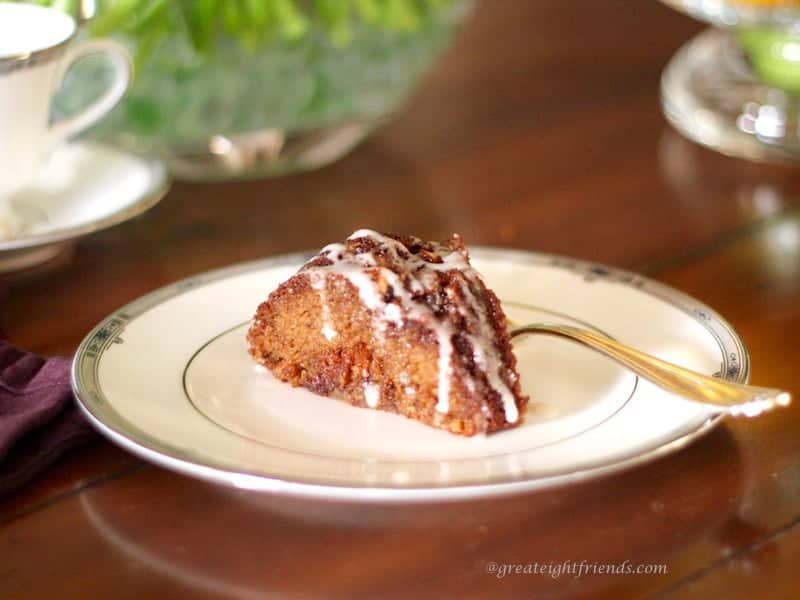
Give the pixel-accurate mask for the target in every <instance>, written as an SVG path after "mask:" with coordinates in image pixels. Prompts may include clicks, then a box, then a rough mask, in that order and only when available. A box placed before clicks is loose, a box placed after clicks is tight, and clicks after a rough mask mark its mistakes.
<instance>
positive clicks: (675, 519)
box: [0, 0, 800, 599]
mask: <svg viewBox="0 0 800 600" xmlns="http://www.w3.org/2000/svg"><path fill="white" fill-rule="evenodd" d="M700 28H701V26H700V25H699V24H697V23H694V22H692V21H690V20H689V19H688V18H686V17H684V16H682V15H679V14H676V13H673V12H671V11H670V10H669V9H667V8H665V7H664V6H663V5H661V4H659V3H658V2H655V1H646V2H631V1H629V0H594V1H592V2H588V1H584V0H497V1H496V2H495V1H492V2H489V1H485V2H483V3H482V4H480V5H479V8H478V10H477V12H476V14H475V17H474V19H473V20H472V21H471V22H470V23H469V25H468V26H467V27H466V29H465V31H464V32H463V35H462V36H461V37H460V39H459V40H458V42H457V44H456V45H455V46H454V47H453V48H452V50H451V51H450V52H449V53H448V54H447V55H446V57H445V58H444V60H443V61H442V62H441V63H440V64H439V65H438V67H437V68H436V69H435V71H434V72H433V73H432V74H431V76H430V77H429V78H428V80H427V81H426V82H425V84H424V85H423V86H422V87H421V88H420V89H419V91H418V93H417V94H416V95H415V96H414V98H413V99H412V101H411V102H410V103H409V104H408V105H407V107H406V108H405V110H404V111H403V112H402V113H401V114H400V115H398V117H397V119H396V120H395V121H394V122H393V123H391V124H390V125H388V126H387V127H386V128H385V129H384V130H383V131H382V132H381V133H380V134H378V135H376V136H375V137H373V138H372V139H371V140H369V142H367V143H366V144H364V145H363V146H361V147H360V148H358V149H357V150H356V151H355V152H354V153H353V154H351V155H350V156H348V157H347V158H345V159H344V160H342V161H340V162H339V163H337V164H335V165H332V166H330V167H326V168H324V169H321V170H319V171H316V172H313V173H308V174H304V175H298V176H292V177H286V178H283V179H279V180H267V181H255V182H247V183H225V184H217V185H189V184H176V185H175V186H174V188H173V189H172V191H171V192H170V193H169V194H168V196H167V197H166V198H165V200H164V201H162V202H161V203H160V204H159V205H158V206H156V207H155V208H154V209H152V210H151V211H149V212H148V213H146V214H145V215H143V216H141V217H139V218H137V219H135V220H133V221H131V222H128V223H126V224H124V225H121V226H118V227H115V228H113V229H111V230H108V231H105V232H102V233H98V234H95V235H92V236H89V237H88V238H86V239H85V240H82V241H81V243H80V244H79V245H78V246H77V248H76V249H75V251H74V253H73V254H72V256H71V257H69V258H68V259H67V260H63V261H61V262H60V263H59V264H57V265H54V266H52V267H51V268H49V269H45V270H40V271H38V272H34V273H30V274H28V275H26V276H24V277H15V278H13V279H10V280H8V281H5V282H4V283H3V286H2V288H3V289H2V292H0V293H4V296H3V298H2V304H0V307H1V308H0V311H1V312H0V336H1V337H3V338H5V339H8V340H10V341H11V342H13V343H16V344H18V345H20V346H23V347H25V348H27V349H30V350H33V351H36V352H39V353H41V354H45V355H51V354H58V353H61V354H68V353H71V352H72V351H74V349H75V347H76V346H77V344H78V342H79V341H80V340H81V339H82V337H83V336H84V335H85V334H86V333H87V331H88V330H89V329H90V328H91V327H92V326H93V325H94V324H95V323H96V322H97V321H98V320H100V319H101V318H103V317H104V316H106V315H107V314H108V313H110V312H112V311H113V310H115V309H116V308H118V307H119V306H120V305H122V304H124V303H126V302H128V301H130V300H132V299H134V298H136V297H138V296H139V295H141V294H143V293H146V292H148V291H151V290H153V289H154V288H156V287H159V286H161V285H163V284H167V283H170V282H172V281H174V280H176V279H179V278H182V277H186V276H189V275H192V274H196V273H199V272H202V271H205V270H208V269H212V268H215V267H220V266H224V265H228V264H231V263H234V262H237V261H243V260H248V259H253V258H258V257H265V256H269V255H273V254H277V253H285V252H291V251H297V250H305V249H309V248H315V247H318V246H320V245H322V244H324V243H327V242H328V241H332V240H338V239H341V238H343V237H344V236H345V235H347V234H348V233H350V232H351V231H352V230H354V229H356V228H359V227H364V226H368V227H372V228H375V229H379V230H393V231H404V232H411V233H415V234H417V235H419V236H421V237H424V238H430V239H435V238H445V237H447V236H448V235H449V234H450V233H451V232H452V231H458V232H460V233H461V234H462V235H463V236H464V237H465V239H466V240H467V242H468V243H473V244H490V245H501V246H508V247H516V248H525V249H532V250H539V251H545V252H553V253H559V254H564V255H568V256H573V257H580V258H587V259H591V260H594V261H598V262H605V263H609V264H612V265H616V266H620V267H625V268H628V269H633V270H636V271H638V272H641V273H643V274H646V275H648V276H650V277H654V278H656V279H659V280H661V281H663V282H665V283H667V284H670V285H673V286H675V287H677V288H679V289H681V290H683V291H685V292H687V293H689V294H691V295H693V296H695V297H697V298H699V299H700V300H702V301H703V302H706V303H707V304H710V305H711V306H713V307H714V308H716V309H717V310H719V311H720V312H721V313H722V314H723V315H724V316H725V317H726V318H727V319H728V320H729V321H730V322H731V323H732V324H733V325H734V326H735V327H736V328H737V330H738V331H739V332H740V333H741V334H742V336H743V338H744V340H745V342H746V343H747V345H748V347H749V349H750V352H751V355H752V363H753V372H752V381H753V382H754V383H757V384H769V385H773V386H779V387H784V388H787V389H789V390H791V391H793V392H794V393H795V394H797V393H798V392H800V369H799V368H798V353H797V339H798V334H800V171H798V170H797V169H795V168H788V167H776V166H763V165H756V164H751V163H746V162H743V161H738V160H734V159H730V158H725V157H722V156H718V155H715V154H713V153H711V152H709V151H706V150H703V149H700V148H698V147H696V146H694V145H692V144H690V143H689V142H686V141H685V140H683V139H682V138H680V137H679V136H678V135H677V134H675V133H674V132H673V131H671V130H670V129H669V127H668V126H667V125H666V124H665V122H664V119H663V117H662V116H661V113H660V110H659V102H658V92H657V90H658V80H659V75H660V72H661V69H662V68H663V67H664V65H665V64H666V62H667V61H668V59H669V58H670V56H671V55H672V54H673V53H674V52H675V50H676V49H677V48H678V47H679V46H680V44H682V43H683V42H685V41H686V40H688V39H689V38H690V37H691V36H692V35H693V34H694V33H696V32H697V31H699V30H700ZM0 557H2V559H1V560H0V597H2V598H104V599H105V598H147V597H152V598H326V597H365V598H409V597H420V598H447V597H459V598H460V597H474V598H504V597H507V598H538V597H546V598H550V597H567V598H572V597H575V598H628V597H650V596H658V597H666V598H669V597H719V598H748V599H749V598H755V597H782V598H792V597H796V594H797V591H798V589H799V588H800V576H799V575H798V570H797V566H796V565H797V564H798V561H800V405H798V404H795V405H794V406H793V407H791V408H789V409H787V410H783V411H780V412H775V413H772V414H768V415H766V416H764V417H763V418H759V419H757V420H751V421H733V420H729V421H727V422H725V423H724V424H723V425H722V426H721V427H718V428H716V429H715V430H713V431H712V432H711V433H710V434H709V435H707V436H705V437H704V438H702V439H700V440H699V441H697V442H696V443H694V444H692V445H691V446H690V447H688V448H686V449H684V450H682V451H680V452H677V453H675V454H673V455H671V456H668V457H666V458H663V459H660V460H658V461H657V462H655V463H652V464H648V465H646V466H642V467H639V468H635V469H633V470H629V471H626V472H624V473H621V474H618V475H613V476H608V477H605V478H601V479H598V480H594V481H590V482H587V483H581V484H577V485H567V486H563V487H559V488H556V489H552V490H548V491H544V492H539V493H531V494H527V495H521V496H515V497H510V498H503V499H499V500H491V501H477V502H469V503H460V504H437V505H431V506H355V505H349V504H327V503H324V502H317V501H308V500H297V499H293V500H286V499H282V498H278V497H271V496H257V495H252V494H248V493H244V492H236V491H231V490H227V489H223V488H220V487H215V486H212V485H209V484H205V483H201V482H198V481H195V480H192V479H189V478H186V477H183V476H179V475H175V474H173V473H170V472H167V471H164V470H162V469H160V468H157V467H154V466H151V465H149V464H147V463H144V462H142V461H140V460H139V459H137V458H134V457H133V456H131V455H129V454H127V453H125V452H124V451H122V450H120V449H117V448H116V447H114V446H112V445H111V444H110V443H108V442H105V441H102V440H99V441H97V442H96V443H94V444H93V445H91V446H89V447H86V448H84V449H82V450H79V451H76V452H74V453H72V454H71V455H69V456H68V457H66V458H65V459H63V460H62V461H61V462H60V463H59V464H57V465H56V466H55V467H53V468H52V469H51V470H50V471H49V472H47V473H46V474H45V475H43V476H42V477H41V478H40V479H39V480H37V481H36V482H34V483H33V484H31V485H29V486H28V487H26V488H25V489H23V490H21V491H20V492H19V493H17V494H15V495H14V496H12V497H10V498H7V499H5V500H4V501H3V502H2V504H0ZM567 560H568V561H572V562H580V561H588V562H594V561H597V562H603V563H621V562H623V561H630V562H631V563H633V564H644V563H653V564H663V565H666V570H667V572H666V573H662V574H655V575H608V574H602V575H601V574H597V575H583V576H581V577H574V576H570V575H566V574H562V575H561V576H559V577H553V576H548V575H532V574H528V575H525V574H517V575H515V574H510V575H507V576H505V577H502V578H500V577H498V576H496V575H492V574H487V572H486V570H487V565H488V564H489V563H490V562H496V563H501V564H502V563H518V564H525V563H533V562H541V563H548V562H552V563H560V562H563V561H567Z"/></svg>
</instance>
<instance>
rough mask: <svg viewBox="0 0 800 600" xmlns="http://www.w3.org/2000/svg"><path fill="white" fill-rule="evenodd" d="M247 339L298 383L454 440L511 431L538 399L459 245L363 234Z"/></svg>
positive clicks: (263, 316)
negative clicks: (525, 385)
mask: <svg viewBox="0 0 800 600" xmlns="http://www.w3.org/2000/svg"><path fill="white" fill-rule="evenodd" d="M247 339H248V342H249V344H250V353H251V355H252V356H253V358H255V360H256V361H258V362H259V363H260V364H262V365H264V366H265V367H267V368H268V369H269V370H271V371H272V372H273V373H274V374H275V375H276V376H277V377H279V378H280V379H282V380H284V381H288V382H290V383H291V384H292V385H295V386H304V387H306V388H308V389H309V390H311V391H313V392H316V393H318V394H323V395H326V396H333V397H336V398H340V399H342V400H345V401H347V402H350V403H351V404H353V405H355V406H362V407H370V408H378V409H381V410H387V411H391V412H397V413H400V414H402V415H405V416H407V417H410V418H412V419H416V420H419V421H422V422H423V423H426V424H428V425H432V426H435V427H440V428H442V429H446V430H448V431H450V432H452V433H458V434H462V435H474V434H476V433H481V432H491V431H496V430H498V429H504V428H507V427H511V426H513V425H514V424H516V423H518V422H519V419H520V413H521V412H522V410H523V408H524V407H525V405H526V404H527V401H528V399H527V397H524V396H523V395H522V393H521V391H520V385H519V375H518V374H517V372H516V369H515V364H516V360H515V358H514V355H513V353H512V350H511V343H510V338H509V335H508V332H507V330H506V319H505V315H504V313H503V310H502V308H501V307H500V302H499V300H498V299H497V297H496V296H495V295H494V293H492V291H491V290H489V289H487V288H486V286H485V285H484V283H483V281H482V279H481V277H480V275H479V274H478V273H477V272H476V271H475V270H474V269H473V268H472V267H471V266H470V263H469V255H468V253H467V251H466V249H465V248H464V244H463V242H462V240H461V238H460V237H458V236H453V238H452V239H451V240H450V241H448V242H446V243H443V244H438V243H435V242H423V241H422V240H420V239H418V238H415V237H411V236H402V235H393V234H380V233H377V232H375V231H371V230H364V229H362V230H359V231H356V232H355V233H354V234H353V235H351V236H350V237H349V238H348V239H347V240H346V241H345V243H344V244H331V245H329V246H326V247H325V248H323V249H322V251H321V252H320V253H319V254H318V255H317V256H315V257H314V258H312V259H311V260H310V261H308V262H307V263H306V264H305V265H304V266H303V267H302V268H301V269H300V270H299V271H298V272H297V274H295V275H294V276H293V277H291V278H290V279H289V280H288V281H286V282H284V283H283V284H281V285H280V286H279V287H278V288H277V289H276V290H275V291H274V292H272V293H271V294H270V296H269V298H268V299H267V301H266V302H264V303H263V304H261V306H259V307H258V311H257V312H256V315H255V317H254V319H253V323H252V325H251V327H250V329H249V331H248V334H247Z"/></svg>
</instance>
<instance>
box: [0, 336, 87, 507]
mask: <svg viewBox="0 0 800 600" xmlns="http://www.w3.org/2000/svg"><path fill="white" fill-rule="evenodd" d="M70 364H71V361H70V360H69V359H68V358H50V359H47V360H45V359H43V358H41V357H39V356H36V355H34V354H31V353H29V352H25V351H23V350H19V349H18V348H15V347H14V346H12V345H11V344H9V343H8V342H5V341H3V340H0V496H5V495H7V494H9V493H11V492H13V491H16V490H17V489H19V488H20V487H21V486H23V485H25V484H26V483H27V482H29V481H30V480H31V479H33V478H34V477H36V475H38V474H39V473H40V472H42V471H43V470H44V469H46V468H47V467H48V466H50V465H51V464H52V463H53V462H55V461H56V460H57V459H58V458H59V457H60V456H61V455H62V454H64V453H65V452H66V451H68V450H70V449H72V448H75V447H77V446H80V445H83V444H85V443H87V442H88V441H90V440H92V439H93V438H94V437H95V435H96V434H95V431H94V429H92V427H91V426H90V425H89V423H88V422H87V421H86V419H85V418H84V417H83V415H82V414H81V413H80V411H79V410H78V407H77V406H76V405H75V402H74V401H73V399H72V389H71V387H70V380H69V371H70Z"/></svg>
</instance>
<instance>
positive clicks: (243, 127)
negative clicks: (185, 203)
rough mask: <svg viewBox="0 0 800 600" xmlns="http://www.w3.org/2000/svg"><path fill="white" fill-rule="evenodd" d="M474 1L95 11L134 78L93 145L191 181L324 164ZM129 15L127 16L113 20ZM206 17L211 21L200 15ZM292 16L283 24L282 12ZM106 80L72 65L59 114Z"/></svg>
mask: <svg viewBox="0 0 800 600" xmlns="http://www.w3.org/2000/svg"><path fill="white" fill-rule="evenodd" d="M45 1H47V0H45ZM71 1H72V4H75V3H76V0H71ZM51 3H52V4H59V5H69V4H70V0H65V1H60V0H52V2H51ZM471 6H472V2H471V0H313V1H312V0H309V1H305V0H270V1H269V2H263V1H262V2H249V1H248V2H239V1H237V2H233V1H232V0H231V1H228V0H195V1H194V2H170V1H169V0H105V1H104V2H98V12H97V14H96V16H95V17H94V18H93V19H92V20H90V21H89V22H88V24H87V26H86V27H85V35H89V36H109V37H111V38H113V39H115V40H117V41H119V42H122V43H123V44H124V45H125V46H126V47H127V48H128V49H129V50H130V52H131V54H132V55H133V57H134V60H135V67H136V76H135V81H134V83H133V85H132V88H131V89H130V90H129V92H128V94H127V95H126V97H125V98H124V99H123V101H122V102H121V103H120V105H119V106H118V107H117V108H116V109H115V110H114V111H112V113H111V114H110V115H109V116H108V117H107V118H106V119H104V120H103V121H102V122H101V123H100V124H98V126H96V127H95V128H94V129H93V130H92V131H91V132H90V133H89V137H91V138H94V139H97V140H100V141H105V142H111V143H113V144H115V145H118V146H121V147H124V148H126V149H129V150H134V151H138V152H142V153H147V154H156V155H158V156H160V157H161V158H163V160H164V161H165V162H166V164H167V165H168V167H169V169H170V171H171V172H172V173H173V174H174V175H176V176H177V177H179V178H182V179H190V180H215V179H230V178H248V177H260V176H271V175H280V174H284V173H292V172H298V171H303V170H307V169H311V168H316V167H319V166H322V165H325V164H327V163H330V162H332V161H334V160H336V159H338V158H340V157H341V156H343V155H344V154H346V153H347V152H348V151H349V150H351V149H352V148H353V147H354V146H355V145H357V144H358V143H359V142H360V141H362V140H363V139H365V138H366V136H368V135H369V134H370V133H371V132H372V131H374V130H375V129H376V128H377V127H379V126H380V125H381V124H382V123H384V122H385V121H386V120H387V119H388V118H389V117H390V116H391V115H392V114H393V113H394V112H395V111H396V110H397V109H398V108H399V107H400V106H401V105H402V104H403V102H404V101H405V100H406V99H407V98H408V96H409V95H410V94H411V92H412V91H413V90H414V88H415V86H416V85H417V83H418V82H419V81H420V79H421V78H422V77H423V76H424V75H425V73H426V72H427V71H428V70H429V69H430V68H431V66H432V65H433V64H434V62H435V61H436V59H437V58H438V57H439V56H440V55H441V54H442V52H443V51H444V50H445V49H446V48H447V47H448V46H449V44H450V42H451V40H452V39H453V36H454V34H455V33H456V32H457V31H458V30H459V28H460V26H461V24H462V23H463V22H464V20H465V19H466V18H467V16H468V15H469V14H470V9H471ZM118 7H121V8H118ZM126 7H134V9H135V10H130V8H129V12H128V14H127V15H126V14H125V13H124V12H120V11H123V9H125V8H126ZM187 7H188V8H187ZM236 7H238V8H236ZM115 10H118V12H119V14H115V12H114V11H115ZM202 10H206V11H207V14H205V15H203V14H200V15H199V16H198V14H197V11H202ZM287 10H288V11H292V12H290V13H287V14H288V16H287V14H284V13H279V12H277V11H287ZM148 11H160V12H155V13H152V14H151V13H150V12H148ZM187 11H188V12H187ZM193 11H194V12H193ZM231 11H234V12H231ZM235 11H240V12H238V13H237V12H235ZM248 11H249V12H248ZM254 11H256V12H254ZM258 11H265V12H263V13H260V12H258ZM270 11H271V12H270ZM229 13H231V14H229ZM201 17H202V18H201ZM192 19H194V21H193V20H192ZM236 19H238V21H237V20H236ZM269 19H272V20H271V21H270V20H269ZM183 23H185V26H184V25H183ZM106 77H107V73H106V66H105V65H104V64H103V63H102V62H100V61H94V60H90V59H87V60H84V61H82V62H81V63H79V64H78V65H76V66H75V67H74V68H73V69H72V70H71V71H70V72H69V73H68V75H67V80H66V81H65V85H64V89H63V91H62V92H60V93H59V95H58V97H57V98H56V103H55V104H56V110H57V112H58V113H60V114H69V113H70V112H72V111H75V110H76V109H77V108H78V107H80V106H83V105H85V104H86V102H88V101H89V100H90V99H91V98H92V97H93V96H94V95H96V94H97V93H98V92H99V90H101V89H103V86H104V85H105V79H106Z"/></svg>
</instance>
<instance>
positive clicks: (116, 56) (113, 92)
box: [50, 40, 133, 147]
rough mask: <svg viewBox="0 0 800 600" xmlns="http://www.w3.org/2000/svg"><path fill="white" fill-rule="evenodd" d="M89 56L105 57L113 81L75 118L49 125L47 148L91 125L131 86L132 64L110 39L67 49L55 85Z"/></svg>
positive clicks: (87, 42) (113, 105)
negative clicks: (112, 75)
mask: <svg viewBox="0 0 800 600" xmlns="http://www.w3.org/2000/svg"><path fill="white" fill-rule="evenodd" d="M90 54H103V55H105V56H106V57H108V59H109V60H110V61H111V66H112V67H113V69H114V81H113V82H112V83H111V86H110V87H109V88H108V89H107V90H106V91H105V92H103V93H102V94H101V95H100V97H99V98H97V99H96V100H95V101H94V102H92V103H91V104H90V105H89V106H87V107H86V108H84V109H83V110H82V111H81V112H79V113H78V114H77V115H74V116H72V117H68V118H66V119H62V120H60V121H56V122H55V123H53V124H52V125H51V126H50V144H51V147H52V146H55V145H57V144H59V143H61V142H63V141H64V140H66V139H68V138H71V137H73V136H75V135H77V134H79V133H80V132H81V131H83V130H84V129H87V128H88V127H90V126H92V125H94V124H95V123H96V122H97V121H99V120H100V119H101V118H102V117H103V116H105V115H106V114H107V113H108V112H110V111H111V109H112V108H114V107H115V106H116V105H117V102H119V101H120V99H121V98H122V96H123V95H124V94H125V91H126V90H127V89H128V86H129V85H130V83H131V79H132V78H133V65H132V64H131V59H130V56H129V55H128V52H127V51H126V50H125V48H123V47H122V46H120V45H119V44H117V43H115V42H112V41H111V40H90V41H86V42H81V43H80V44H78V45H77V46H73V47H72V48H70V49H69V50H67V55H66V57H65V58H64V62H63V63H62V64H63V67H62V68H61V71H60V73H59V77H58V78H57V80H56V82H57V84H58V85H59V86H60V85H61V82H62V80H63V77H64V75H66V73H67V71H69V69H70V68H71V67H72V66H73V65H74V64H75V63H76V62H78V61H79V60H80V59H82V58H84V57H85V56H89V55H90Z"/></svg>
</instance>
